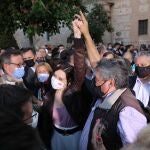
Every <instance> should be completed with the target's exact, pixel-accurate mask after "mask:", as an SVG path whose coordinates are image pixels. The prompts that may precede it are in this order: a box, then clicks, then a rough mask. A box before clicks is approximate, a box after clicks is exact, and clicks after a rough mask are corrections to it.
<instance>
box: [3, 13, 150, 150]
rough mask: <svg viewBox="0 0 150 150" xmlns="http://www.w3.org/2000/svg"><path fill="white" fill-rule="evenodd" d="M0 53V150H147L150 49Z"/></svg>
mask: <svg viewBox="0 0 150 150" xmlns="http://www.w3.org/2000/svg"><path fill="white" fill-rule="evenodd" d="M72 28H73V33H74V39H73V45H72V47H71V48H69V49H66V48H65V46H64V45H59V46H56V47H52V46H50V45H45V46H41V47H39V49H38V50H34V49H33V48H21V49H19V50H18V49H16V48H14V47H11V48H7V49H1V50H0V120H1V121H0V149H1V150H42V149H43V150H46V149H47V150H49V149H51V150H105V149H107V150H119V149H121V148H122V149H123V150H148V149H149V148H150V144H149V143H150V138H149V132H150V129H149V128H150V127H149V125H148V123H149V121H150V111H149V106H150V49H149V46H146V45H141V47H140V48H139V49H137V48H135V47H134V45H126V46H124V45H122V44H120V43H115V44H111V43H109V44H108V45H107V46H105V45H103V44H102V43H99V44H97V45H96V44H95V43H94V42H93V40H92V38H91V36H90V33H89V29H88V22H87V21H86V18H85V17H84V15H83V14H82V12H80V15H76V17H75V19H74V20H73V22H72Z"/></svg>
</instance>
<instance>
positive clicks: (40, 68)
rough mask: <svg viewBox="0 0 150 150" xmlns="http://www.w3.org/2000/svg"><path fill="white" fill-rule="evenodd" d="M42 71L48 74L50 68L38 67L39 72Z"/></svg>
mask: <svg viewBox="0 0 150 150" xmlns="http://www.w3.org/2000/svg"><path fill="white" fill-rule="evenodd" d="M40 71H44V72H48V68H47V67H46V66H44V65H43V66H38V67H37V72H40Z"/></svg>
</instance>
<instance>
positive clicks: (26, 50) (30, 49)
mask: <svg viewBox="0 0 150 150" xmlns="http://www.w3.org/2000/svg"><path fill="white" fill-rule="evenodd" d="M20 51H21V54H23V53H26V52H28V51H31V52H32V53H33V55H35V54H36V52H35V50H34V49H33V48H31V47H27V48H21V49H20Z"/></svg>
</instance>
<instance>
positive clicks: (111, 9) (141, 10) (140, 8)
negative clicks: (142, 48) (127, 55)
mask: <svg viewBox="0 0 150 150" xmlns="http://www.w3.org/2000/svg"><path fill="white" fill-rule="evenodd" d="M101 3H102V4H103V5H104V7H105V9H106V11H107V12H108V15H109V17H110V21H111V24H112V26H113V28H114V32H113V33H111V34H106V35H105V36H104V39H105V40H104V41H106V42H113V43H114V42H122V43H124V44H134V45H137V46H138V45H140V44H150V14H149V10H150V0H101Z"/></svg>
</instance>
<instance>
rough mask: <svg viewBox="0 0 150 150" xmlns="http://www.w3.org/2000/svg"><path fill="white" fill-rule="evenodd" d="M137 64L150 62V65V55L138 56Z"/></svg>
mask: <svg viewBox="0 0 150 150" xmlns="http://www.w3.org/2000/svg"><path fill="white" fill-rule="evenodd" d="M136 64H149V65H150V57H148V56H145V55H143V56H139V57H137V58H136Z"/></svg>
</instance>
